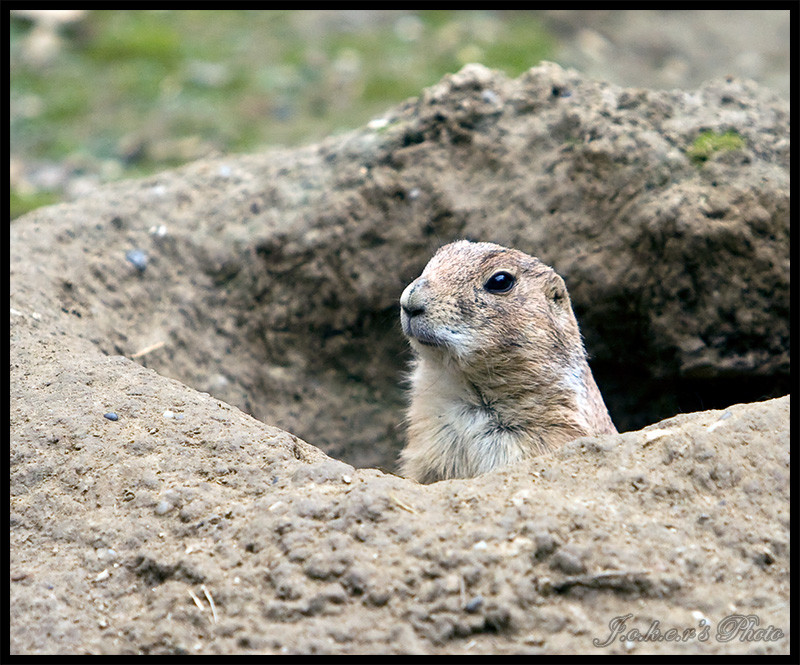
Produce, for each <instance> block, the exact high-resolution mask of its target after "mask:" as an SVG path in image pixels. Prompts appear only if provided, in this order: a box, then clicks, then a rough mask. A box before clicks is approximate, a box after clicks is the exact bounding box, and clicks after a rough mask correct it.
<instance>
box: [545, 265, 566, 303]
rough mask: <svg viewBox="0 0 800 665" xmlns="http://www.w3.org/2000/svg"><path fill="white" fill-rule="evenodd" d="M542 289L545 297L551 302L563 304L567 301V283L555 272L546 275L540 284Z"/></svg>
mask: <svg viewBox="0 0 800 665" xmlns="http://www.w3.org/2000/svg"><path fill="white" fill-rule="evenodd" d="M542 291H544V294H545V296H547V299H548V300H550V301H551V302H552V303H553V304H556V305H562V306H563V305H565V304H568V303H569V295H568V294H567V285H566V284H564V280H563V279H561V277H559V275H557V274H556V273H555V272H551V273H550V274H549V275H547V277H546V278H545V282H544V284H543V285H542Z"/></svg>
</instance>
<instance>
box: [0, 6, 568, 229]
mask: <svg viewBox="0 0 800 665" xmlns="http://www.w3.org/2000/svg"><path fill="white" fill-rule="evenodd" d="M35 28H36V26H35V24H34V23H33V22H31V21H30V20H26V19H23V18H20V17H16V16H12V19H11V22H10V72H11V81H10V109H11V113H10V148H11V158H12V182H11V194H12V196H11V217H12V218H14V217H16V216H18V215H20V214H22V213H24V212H26V211H28V210H30V209H33V208H35V207H37V206H39V205H43V204H47V203H51V202H53V201H57V200H61V199H62V198H64V197H68V196H69V195H70V194H69V191H68V190H69V187H68V184H69V182H70V180H71V179H73V178H74V177H76V176H81V175H84V176H92V177H94V178H95V180H96V181H104V180H109V179H114V178H121V177H131V176H136V175H143V174H147V173H151V172H153V171H157V170H159V169H163V168H166V167H170V166H175V165H178V164H181V163H184V162H186V161H189V160H191V159H195V158H198V157H201V156H203V155H206V154H211V153H214V152H217V153H218V152H223V153H227V152H245V151H253V150H256V149H259V148H262V147H265V146H270V145H284V146H291V145H298V144H302V143H310V142H313V141H316V140H319V139H320V138H322V137H324V136H326V135H328V134H332V133H336V132H340V131H344V130H347V129H352V128H355V127H359V126H361V125H363V124H364V123H365V122H367V121H368V120H369V119H370V118H373V117H375V116H376V115H379V114H380V113H382V112H383V111H385V110H386V109H388V108H390V107H391V106H392V105H393V104H395V103H397V102H399V101H401V100H403V99H405V98H407V97H410V96H414V95H417V94H419V93H420V91H421V90H422V89H423V88H424V87H425V86H428V85H431V84H433V83H435V82H436V81H438V80H439V79H440V78H441V77H442V76H443V75H444V74H446V73H449V72H454V71H457V70H458V69H460V68H461V67H462V66H463V65H464V64H466V63H467V62H481V63H482V64H484V65H486V66H487V67H491V68H496V69H501V70H504V71H505V72H506V73H507V74H509V75H510V76H516V75H518V74H520V73H521V72H523V71H525V70H527V69H528V68H530V67H532V66H534V65H536V64H537V63H538V62H539V61H540V60H542V59H545V58H548V57H552V54H553V52H554V50H555V39H554V38H553V37H552V36H551V35H549V34H548V33H547V31H546V30H545V29H544V28H543V27H542V24H541V23H540V22H539V20H538V19H537V18H536V16H535V15H534V14H533V13H530V12H521V11H511V12H489V11H477V10H470V11H466V10H459V11H456V10H435V11H434V10H430V11H345V12H341V11H334V10H328V11H310V10H306V11H265V10H264V11H262V10H259V11H255V10H215V11H209V10H119V11H113V10H104V11H90V12H88V13H87V15H86V16H85V17H84V18H83V20H81V21H80V22H78V23H76V24H73V25H66V26H63V27H61V28H59V30H58V31H57V34H58V36H59V41H60V46H59V48H58V50H57V52H56V54H55V55H54V56H53V57H50V58H38V59H37V57H36V56H35V53H34V54H33V55H31V44H32V37H31V36H32V34H33V33H34V31H35ZM54 34H56V33H54ZM15 160H16V161H15ZM14 164H16V172H17V176H16V182H15V176H14V173H15V168H14V167H13V165H14ZM42 164H45V165H49V166H50V167H51V170H50V172H49V173H50V179H49V181H48V179H47V178H44V177H43V176H41V173H40V171H41V168H40V166H41V165H42ZM53 164H56V165H58V168H57V169H55V174H53V173H52V171H53V169H52V165H53ZM37 169H38V170H37Z"/></svg>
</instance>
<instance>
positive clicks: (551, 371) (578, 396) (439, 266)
mask: <svg viewBox="0 0 800 665" xmlns="http://www.w3.org/2000/svg"><path fill="white" fill-rule="evenodd" d="M498 271H506V272H508V273H509V274H511V275H512V276H513V277H514V278H515V279H516V282H515V284H514V286H513V287H512V288H511V289H510V290H509V291H508V292H507V293H490V292H488V291H487V290H486V289H485V288H484V284H485V283H486V281H487V280H488V279H489V278H490V277H492V275H495V274H496V273H497V272H498ZM400 302H401V322H402V324H403V332H404V333H405V334H406V336H407V337H408V338H409V341H410V343H411V346H412V348H413V350H414V354H415V360H414V364H413V367H412V372H411V403H410V406H409V409H408V443H407V445H406V448H405V449H404V450H403V452H402V454H401V462H402V473H403V474H404V475H406V476H408V477H411V478H415V479H416V480H418V481H420V482H432V481H436V480H442V479H445V478H462V477H471V476H475V475H478V474H480V473H485V472H487V471H490V470H492V469H495V468H498V467H501V466H504V465H507V464H511V463H513V462H516V461H518V460H520V459H524V458H526V457H530V456H533V455H536V454H540V453H543V452H546V451H549V450H553V449H554V448H556V447H558V446H560V445H562V444H564V443H566V442H567V441H571V440H572V439H575V438H578V437H580V436H586V435H594V434H606V433H615V432H616V431H617V430H616V428H615V427H614V424H613V423H612V421H611V418H610V416H609V415H608V411H607V409H606V406H605V403H604V402H603V398H602V396H601V394H600V391H599V390H598V388H597V385H596V384H595V381H594V377H593V376H592V372H591V370H590V369H589V365H588V363H587V361H586V352H585V350H584V347H583V342H582V340H581V336H580V332H579V330H578V323H577V321H576V320H575V316H574V314H573V312H572V306H571V304H570V300H569V295H568V294H567V289H566V286H565V285H564V281H563V280H562V279H561V277H559V276H558V275H557V274H556V273H555V271H553V269H552V268H549V267H548V266H546V265H544V264H543V263H542V262H541V261H539V260H538V259H536V258H533V257H531V256H528V255H527V254H524V253H522V252H520V251H517V250H514V249H507V248H505V247H501V246H500V245H494V244H492V243H472V242H468V241H463V240H462V241H459V242H454V243H451V244H449V245H445V246H444V247H442V248H441V249H439V251H438V252H437V253H436V254H435V256H434V257H433V258H432V259H431V261H430V262H429V263H428V265H427V266H426V267H425V270H424V271H423V273H422V275H420V277H419V278H417V279H416V280H414V282H412V283H411V284H409V286H408V287H407V288H406V290H405V291H404V292H403V296H402V297H401V300H400Z"/></svg>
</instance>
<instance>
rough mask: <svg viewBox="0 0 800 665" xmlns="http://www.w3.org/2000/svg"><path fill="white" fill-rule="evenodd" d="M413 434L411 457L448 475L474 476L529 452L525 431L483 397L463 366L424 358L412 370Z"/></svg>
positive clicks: (408, 455) (406, 456)
mask: <svg viewBox="0 0 800 665" xmlns="http://www.w3.org/2000/svg"><path fill="white" fill-rule="evenodd" d="M412 395H413V398H412V401H411V405H410V409H409V421H410V428H411V430H413V431H412V432H411V435H412V436H411V440H412V441H414V445H413V446H410V447H409V448H407V450H406V451H405V453H404V457H405V458H406V462H407V463H409V464H413V463H414V460H417V461H419V463H420V464H424V465H425V466H426V467H428V468H437V469H439V471H440V473H442V475H444V476H445V477H460V476H462V477H463V476H474V475H478V474H480V473H485V472H486V471H489V470H491V469H493V468H496V467H498V466H501V465H505V464H508V463H510V462H513V461H515V460H517V459H521V458H522V457H523V447H522V445H521V443H522V442H521V439H522V437H523V435H522V433H521V432H519V431H517V430H515V428H513V427H512V426H509V424H508V423H506V422H504V421H503V419H502V417H501V416H500V415H499V414H498V413H497V412H496V411H495V410H493V409H492V408H491V406H490V405H487V404H484V403H481V399H480V397H479V395H478V394H477V393H476V391H475V390H474V388H473V387H471V386H470V385H469V384H468V383H467V382H465V380H464V378H463V376H461V375H459V373H458V372H455V371H448V369H447V368H442V367H438V368H436V369H432V368H431V367H430V366H428V364H427V363H425V362H420V363H418V364H417V366H416V367H415V369H414V372H413V374H412Z"/></svg>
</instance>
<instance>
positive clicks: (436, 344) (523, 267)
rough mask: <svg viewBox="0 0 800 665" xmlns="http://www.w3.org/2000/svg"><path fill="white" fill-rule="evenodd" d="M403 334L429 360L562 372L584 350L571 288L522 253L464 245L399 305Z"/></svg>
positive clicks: (441, 255) (446, 251)
mask: <svg viewBox="0 0 800 665" xmlns="http://www.w3.org/2000/svg"><path fill="white" fill-rule="evenodd" d="M400 306H401V314H400V320H401V324H402V327H403V333H404V334H405V335H406V337H408V339H409V341H410V343H411V346H412V348H413V350H414V351H415V353H416V354H417V355H418V356H419V357H421V358H425V359H430V360H432V361H439V362H444V363H447V362H454V363H456V364H458V365H459V366H463V367H468V366H470V365H474V364H476V363H479V364H481V365H482V366H484V367H485V366H486V363H487V362H488V361H489V360H491V362H490V363H489V364H491V365H494V366H497V365H502V364H503V363H502V360H503V359H504V358H506V359H510V358H512V357H525V358H526V359H527V363H526V364H528V363H530V362H531V361H533V360H535V359H537V358H541V361H542V362H545V363H547V364H552V363H559V361H561V362H560V363H559V364H560V365H561V366H562V371H563V368H564V366H565V365H568V364H569V363H570V361H572V360H573V359H574V356H575V355H576V351H577V352H578V355H579V356H580V357H581V358H582V357H583V356H584V354H583V346H582V344H581V342H580V333H579V331H578V325H577V322H576V321H575V317H574V315H573V313H572V306H571V303H570V300H569V295H568V294H567V289H566V286H565V285H564V281H563V280H562V279H561V277H559V276H558V275H557V274H556V272H555V271H554V270H553V269H552V268H550V267H548V266H546V265H545V264H543V263H542V262H541V261H539V260H538V259H536V258H534V257H532V256H528V255H527V254H525V253H523V252H520V251H518V250H515V249H508V248H506V247H502V246H500V245H495V244H493V243H485V242H469V241H466V240H461V241H458V242H454V243H451V244H449V245H445V246H444V247H442V248H441V249H439V251H438V252H436V254H435V255H434V256H433V258H432V259H431V260H430V262H429V263H428V265H427V266H426V267H425V269H424V270H423V272H422V274H421V275H420V276H419V277H418V278H417V279H415V280H414V281H413V282H411V284H409V285H408V286H407V287H406V289H405V291H403V294H402V296H401V298H400Z"/></svg>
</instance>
